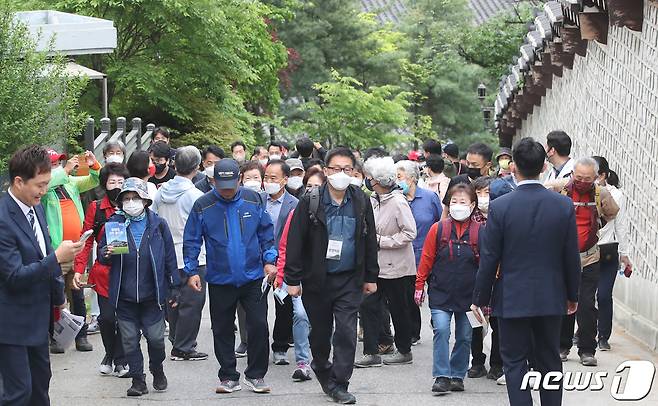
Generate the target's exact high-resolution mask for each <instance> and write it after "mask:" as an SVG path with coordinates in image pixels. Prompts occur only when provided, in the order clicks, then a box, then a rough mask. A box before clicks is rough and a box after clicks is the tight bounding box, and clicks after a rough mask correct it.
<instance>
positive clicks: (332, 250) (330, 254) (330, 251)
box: [327, 240, 343, 261]
mask: <svg viewBox="0 0 658 406" xmlns="http://www.w3.org/2000/svg"><path fill="white" fill-rule="evenodd" d="M342 251H343V241H341V240H329V244H327V259H333V260H335V261H339V260H340V253H341V252H342Z"/></svg>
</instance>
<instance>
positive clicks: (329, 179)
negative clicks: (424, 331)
mask: <svg viewBox="0 0 658 406" xmlns="http://www.w3.org/2000/svg"><path fill="white" fill-rule="evenodd" d="M546 140H547V141H546V145H541V144H539V143H537V142H536V141H534V140H532V139H530V138H524V139H521V140H519V141H518V142H517V143H516V144H515V146H514V148H513V149H511V148H501V149H500V151H498V153H497V154H496V155H494V151H493V150H492V149H491V148H490V147H489V146H487V145H486V144H483V143H474V144H472V145H470V146H469V147H468V149H467V150H466V152H465V153H464V154H461V155H460V151H459V148H458V147H457V145H456V144H448V145H445V146H443V148H442V145H441V143H440V142H439V141H436V140H427V141H426V142H424V143H423V145H422V151H411V152H409V153H408V154H407V155H401V154H392V155H391V154H389V152H388V151H386V150H385V149H383V148H381V147H373V148H369V149H367V150H363V151H358V150H354V149H350V148H348V147H342V146H341V147H335V148H332V149H330V150H328V151H327V150H325V148H323V146H322V145H321V144H319V143H317V142H313V141H311V140H310V139H309V138H306V137H302V138H299V139H298V140H297V141H296V143H295V145H294V148H290V146H289V145H288V144H287V143H285V142H280V141H274V142H271V143H270V144H269V145H268V146H267V147H264V146H258V147H256V148H255V149H253V153H252V154H251V156H250V157H249V156H248V148H247V146H246V145H245V144H244V143H242V142H240V141H236V142H234V143H233V144H231V145H230V151H228V153H227V152H225V151H224V150H223V149H222V148H220V147H219V146H214V145H211V146H208V147H207V148H205V149H204V150H203V151H200V150H199V149H197V148H196V147H194V146H184V147H181V148H177V149H173V148H171V147H170V144H169V142H170V136H169V132H168V131H167V130H166V129H165V128H158V129H156V130H155V131H154V132H153V142H152V144H151V145H150V147H149V148H148V150H146V151H135V152H133V153H132V154H130V156H127V154H126V149H125V147H124V145H123V144H121V143H120V142H116V141H115V142H108V143H106V144H105V146H104V148H103V156H102V157H96V156H94V154H93V153H91V152H89V151H87V152H86V153H85V154H83V155H76V156H71V157H67V156H66V155H65V154H61V153H58V152H57V151H54V150H52V149H46V148H44V147H41V146H28V147H24V148H21V149H20V150H19V151H17V152H16V153H15V154H14V156H13V157H12V158H11V160H10V161H9V175H10V182H11V184H10V187H9V190H8V193H7V194H6V195H5V196H4V197H3V198H2V199H0V302H2V303H3V306H0V360H2V362H0V374H1V376H2V379H3V387H4V395H3V398H2V404H3V405H28V404H30V405H33V404H34V405H46V404H49V395H48V387H49V381H50V377H51V372H50V363H49V354H48V353H49V352H50V353H52V354H60V353H63V352H65V351H66V350H67V349H66V348H64V347H63V346H62V344H61V343H59V342H57V340H55V339H53V325H54V323H55V322H56V321H57V320H58V318H59V317H61V315H60V309H62V308H65V307H68V308H70V312H71V313H73V314H75V315H78V316H82V317H83V318H84V319H85V324H84V326H83V327H82V328H81V329H80V331H79V333H78V334H77V336H76V338H75V349H76V350H77V351H94V348H93V347H92V345H91V344H90V343H89V340H88V339H87V336H88V334H92V333H97V332H98V333H100V336H101V338H102V347H103V348H102V349H98V348H96V349H95V350H96V353H98V354H99V355H98V358H99V368H98V372H99V373H100V374H102V375H114V376H116V377H118V378H131V379H132V383H131V385H130V387H129V388H128V390H127V395H128V396H141V395H144V394H146V393H148V392H149V386H148V385H147V381H146V372H145V370H144V358H143V355H142V351H141V347H140V340H141V336H142V335H143V336H144V337H145V339H146V342H147V348H148V372H150V374H151V375H152V385H151V386H152V388H153V389H154V390H155V391H164V390H166V389H167V387H168V382H167V378H166V375H165V371H164V367H163V363H164V361H165V359H166V358H167V353H166V350H165V339H166V338H167V339H168V340H169V341H170V343H171V351H170V353H169V358H170V359H171V360H173V361H202V360H206V359H207V358H208V354H207V353H204V352H201V349H200V348H198V346H197V336H198V334H199V329H200V324H201V318H202V312H203V309H204V306H205V303H206V297H207V298H208V301H209V307H210V318H211V323H212V334H213V343H214V348H213V350H214V355H215V357H216V358H217V360H218V362H219V366H220V368H219V371H218V378H219V380H218V385H217V387H216V388H215V391H216V392H217V393H232V392H235V391H238V390H241V388H242V386H243V385H244V386H246V387H248V388H249V389H251V390H253V391H254V392H257V393H269V392H270V391H271V387H270V386H269V384H268V383H267V381H266V375H267V374H268V369H269V365H270V362H271V363H273V364H274V365H287V364H289V363H290V358H289V356H288V354H287V352H288V350H289V349H290V348H293V352H294V362H295V364H296V368H295V370H294V372H293V375H292V377H291V378H292V380H294V381H296V382H304V381H309V380H312V379H313V378H315V379H316V380H317V381H318V383H319V384H320V386H321V388H322V390H323V391H324V393H326V394H327V395H328V396H329V397H330V398H331V399H332V400H334V401H335V402H337V403H341V404H353V403H355V402H356V398H355V396H354V395H353V394H352V393H350V391H349V383H350V378H351V375H352V373H353V369H354V368H355V367H356V368H371V367H381V366H383V365H385V366H387V367H389V366H398V365H408V364H412V363H413V360H414V357H413V347H414V346H416V345H417V344H418V343H420V342H421V307H422V306H424V303H425V302H426V301H427V303H428V306H429V309H430V314H431V323H432V329H433V337H431V340H430V337H427V338H426V339H427V340H428V341H431V343H432V346H433V364H432V365H433V366H432V371H431V372H430V371H424V372H422V373H424V374H426V375H427V376H428V377H430V376H431V378H432V379H433V380H434V381H433V384H432V385H431V391H432V392H433V393H435V394H443V393H447V392H461V391H464V390H465V389H466V388H467V385H465V383H464V380H465V378H466V377H468V378H483V377H486V378H488V379H491V380H495V381H497V383H499V384H506V383H507V385H508V394H509V399H510V403H511V404H512V405H515V406H516V405H531V404H532V400H531V397H530V393H529V392H528V391H521V390H520V389H519V388H520V384H521V381H522V379H523V376H524V375H525V373H526V372H527V371H528V370H530V369H534V370H536V371H539V372H541V373H546V372H548V371H556V370H560V371H561V370H562V366H561V362H560V361H562V362H565V361H567V359H568V357H569V353H570V351H571V348H572V347H574V346H576V347H577V348H578V356H579V359H580V362H581V363H582V364H583V365H585V366H595V365H597V359H596V355H595V354H596V351H597V349H598V350H599V351H607V350H610V349H611V347H610V343H609V341H608V340H609V338H610V335H611V330H612V289H613V286H614V283H615V279H616V277H617V275H618V271H619V269H620V267H621V269H622V271H623V272H624V273H625V275H626V276H627V277H630V274H631V272H632V264H631V261H630V259H629V256H628V230H627V224H626V220H625V211H626V209H625V207H626V205H625V197H624V194H623V192H622V190H621V189H620V186H619V178H618V176H617V175H616V174H615V172H614V171H612V170H611V169H610V167H609V164H608V162H607V160H606V159H605V158H604V157H601V156H594V157H577V158H575V157H571V156H570V155H571V139H570V137H569V136H568V135H567V134H566V133H565V132H563V131H553V132H551V133H550V134H548V135H547V137H546ZM546 160H547V161H548V163H546ZM101 162H102V164H101ZM116 227H119V229H123V230H125V233H126V244H127V248H126V247H125V246H124V247H120V246H117V245H115V244H113V242H112V241H109V240H108V233H106V232H105V229H106V228H112V229H113V230H114V229H115V228H116ZM85 233H87V234H89V233H90V234H91V237H90V238H87V239H85V240H84V241H82V239H81V236H83V235H84V234H85ZM120 249H123V251H121V252H122V253H119V251H120ZM88 288H91V289H92V290H93V295H92V296H91V298H90V299H89V301H90V302H91V303H89V304H90V305H91V314H90V315H88V314H87V306H86V303H85V294H84V292H85V289H88ZM269 292H273V295H274V297H275V301H274V302H275V306H276V309H275V315H276V317H275V321H274V323H273V325H269V324H268V318H267V314H268V295H269V294H270V293H269ZM474 320H475V321H474ZM476 321H477V323H476ZM391 323H392V328H391ZM576 324H577V326H578V329H577V330H575V326H576ZM474 325H475V326H474ZM453 326H454V327H453ZM270 331H272V336H271V337H270ZM489 331H491V346H490V353H489V354H485V351H484V345H483V341H484V338H485V337H486V335H487V334H488V332H489ZM451 335H454V340H455V343H454V346H453V347H452V349H451V348H450V337H451ZM165 337H166V338H165ZM236 337H237V341H236ZM358 341H362V342H363V354H360V355H357V354H356V351H357V343H358ZM236 344H237V345H236ZM487 355H488V356H489V368H488V369H487V367H486V366H485V365H486V359H487ZM240 357H246V358H247V367H246V369H245V370H244V371H243V375H244V377H243V379H242V380H241V379H240V376H241V375H240V372H238V370H237V362H236V359H237V358H240ZM430 374H431V375H430ZM428 379H429V378H428ZM428 386H429V385H428ZM541 399H542V404H545V405H557V404H561V391H554V392H550V391H543V390H542V391H541Z"/></svg>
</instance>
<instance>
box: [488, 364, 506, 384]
mask: <svg viewBox="0 0 658 406" xmlns="http://www.w3.org/2000/svg"><path fill="white" fill-rule="evenodd" d="M502 375H503V368H501V367H491V368H490V369H489V373H488V374H487V379H492V380H494V381H495V380H497V379H498V378H500V377H501V376H502Z"/></svg>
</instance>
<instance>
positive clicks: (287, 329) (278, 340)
mask: <svg viewBox="0 0 658 406" xmlns="http://www.w3.org/2000/svg"><path fill="white" fill-rule="evenodd" d="M274 302H275V304H274V309H275V313H276V319H275V320H274V330H273V331H272V351H273V352H287V351H288V348H289V346H288V343H289V342H290V341H291V338H292V298H291V297H290V296H287V297H286V299H285V300H284V301H283V304H279V302H277V301H276V300H275V301H274Z"/></svg>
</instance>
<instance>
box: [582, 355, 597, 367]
mask: <svg viewBox="0 0 658 406" xmlns="http://www.w3.org/2000/svg"><path fill="white" fill-rule="evenodd" d="M580 363H581V364H583V365H584V366H586V367H595V366H596V365H597V364H598V362H597V361H596V358H595V357H594V354H590V353H587V352H585V353H582V354H580Z"/></svg>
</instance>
